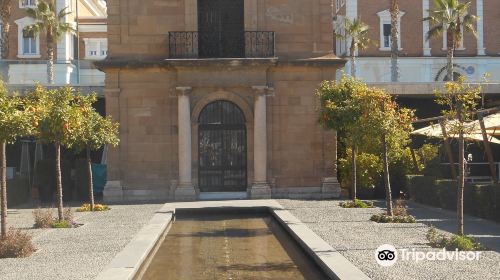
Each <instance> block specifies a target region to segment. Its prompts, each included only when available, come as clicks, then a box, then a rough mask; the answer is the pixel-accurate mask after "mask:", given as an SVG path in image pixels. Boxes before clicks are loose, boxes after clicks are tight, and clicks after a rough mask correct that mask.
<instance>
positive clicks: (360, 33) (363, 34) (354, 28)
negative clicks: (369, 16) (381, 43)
mask: <svg viewBox="0 0 500 280" xmlns="http://www.w3.org/2000/svg"><path fill="white" fill-rule="evenodd" d="M344 28H345V34H337V37H338V38H340V39H344V40H350V43H351V45H350V47H349V57H350V58H351V76H352V77H356V56H357V52H358V50H364V49H366V48H368V45H369V44H370V43H371V40H370V39H369V38H368V31H369V30H370V27H369V26H368V25H367V24H365V23H364V22H362V21H361V20H360V19H354V20H352V21H351V20H350V19H348V18H346V19H345V22H344Z"/></svg>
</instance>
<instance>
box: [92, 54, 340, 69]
mask: <svg viewBox="0 0 500 280" xmlns="http://www.w3.org/2000/svg"><path fill="white" fill-rule="evenodd" d="M345 63H346V60H345V59H340V58H336V57H335V58H333V57H324V58H308V59H279V58H277V57H275V58H214V59H163V58H107V59H105V60H100V61H95V62H94V64H95V65H96V67H97V68H98V69H100V70H105V69H113V68H115V69H116V68H127V69H139V68H155V67H157V68H172V69H182V68H191V67H225V68H244V67H279V66H305V67H331V66H335V67H338V65H344V64H345Z"/></svg>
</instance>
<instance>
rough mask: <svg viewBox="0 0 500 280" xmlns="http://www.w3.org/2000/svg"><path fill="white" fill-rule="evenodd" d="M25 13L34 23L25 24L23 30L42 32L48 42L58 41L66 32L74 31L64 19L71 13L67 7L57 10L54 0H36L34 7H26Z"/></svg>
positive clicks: (33, 32) (35, 32)
mask: <svg viewBox="0 0 500 280" xmlns="http://www.w3.org/2000/svg"><path fill="white" fill-rule="evenodd" d="M26 14H28V16H29V17H31V18H32V19H34V20H35V23H33V24H31V25H28V26H26V27H25V28H24V30H23V31H24V32H28V33H31V34H33V35H35V36H36V35H38V34H40V33H42V32H43V33H45V34H46V36H47V42H48V43H49V44H52V43H54V42H57V41H59V39H61V37H62V36H63V35H64V34H66V33H68V32H70V33H75V32H76V30H75V29H74V28H73V27H72V26H71V24H70V23H68V22H66V20H65V18H66V16H67V15H69V14H71V12H68V7H66V8H64V9H61V10H60V11H59V12H57V7H56V3H55V1H54V0H46V1H38V3H37V6H36V8H35V9H32V8H28V9H26Z"/></svg>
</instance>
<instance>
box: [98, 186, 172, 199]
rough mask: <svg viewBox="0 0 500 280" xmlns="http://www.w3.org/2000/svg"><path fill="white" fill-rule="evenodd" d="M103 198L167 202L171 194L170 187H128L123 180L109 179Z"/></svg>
mask: <svg viewBox="0 0 500 280" xmlns="http://www.w3.org/2000/svg"><path fill="white" fill-rule="evenodd" d="M103 200H104V202H105V203H126V202H153V201H155V202H167V201H170V200H171V195H170V190H169V188H161V189H127V188H124V187H123V185H122V184H121V181H109V182H108V183H107V184H106V186H105V187H104V191H103Z"/></svg>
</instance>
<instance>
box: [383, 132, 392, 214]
mask: <svg viewBox="0 0 500 280" xmlns="http://www.w3.org/2000/svg"><path fill="white" fill-rule="evenodd" d="M382 145H383V148H384V151H383V153H384V154H383V161H384V185H385V204H386V206H387V215H389V216H392V215H393V212H392V193H391V181H390V178H389V156H388V151H387V150H388V147H387V141H386V136H385V134H382Z"/></svg>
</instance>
